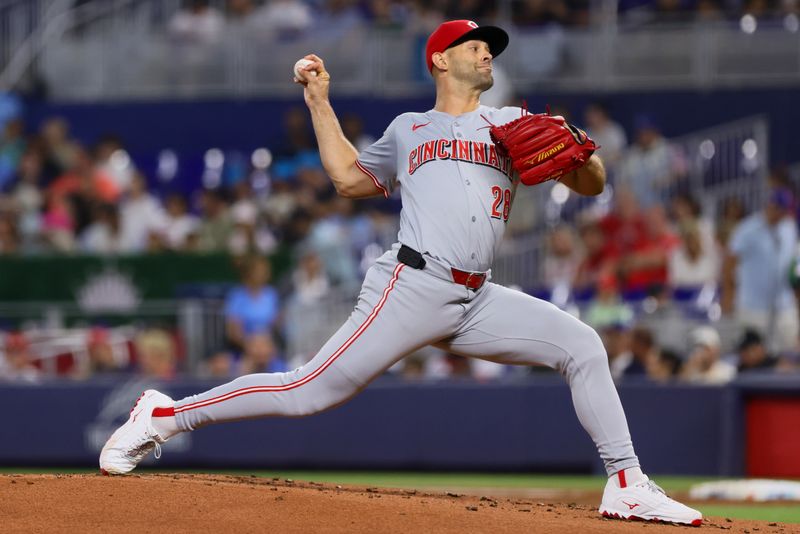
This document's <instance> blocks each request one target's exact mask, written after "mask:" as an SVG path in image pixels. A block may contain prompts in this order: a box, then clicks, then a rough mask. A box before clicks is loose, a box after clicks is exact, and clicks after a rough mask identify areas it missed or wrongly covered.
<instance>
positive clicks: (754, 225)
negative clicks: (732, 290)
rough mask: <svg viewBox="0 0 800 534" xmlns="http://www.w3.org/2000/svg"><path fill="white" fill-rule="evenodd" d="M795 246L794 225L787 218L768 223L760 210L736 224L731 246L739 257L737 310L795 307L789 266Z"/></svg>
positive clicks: (765, 310) (767, 310)
mask: <svg viewBox="0 0 800 534" xmlns="http://www.w3.org/2000/svg"><path fill="white" fill-rule="evenodd" d="M796 246H797V228H796V227H795V223H794V221H793V220H792V219H791V218H789V217H787V218H784V219H783V220H782V221H780V222H779V223H778V224H776V225H775V226H770V225H769V224H768V223H767V220H766V219H765V218H764V214H763V213H756V214H753V215H751V216H750V217H748V218H747V219H745V220H744V221H742V223H741V224H740V225H739V226H737V227H736V229H735V230H734V231H733V235H732V236H731V240H730V249H731V252H733V254H735V255H736V258H737V260H738V264H737V269H736V285H737V289H736V306H737V309H739V310H751V311H762V312H769V311H770V310H772V309H773V307H774V309H775V310H784V309H786V308H790V307H792V306H794V302H795V301H794V294H793V293H792V289H791V287H790V286H789V269H790V267H791V263H792V260H793V259H794V254H795V248H796Z"/></svg>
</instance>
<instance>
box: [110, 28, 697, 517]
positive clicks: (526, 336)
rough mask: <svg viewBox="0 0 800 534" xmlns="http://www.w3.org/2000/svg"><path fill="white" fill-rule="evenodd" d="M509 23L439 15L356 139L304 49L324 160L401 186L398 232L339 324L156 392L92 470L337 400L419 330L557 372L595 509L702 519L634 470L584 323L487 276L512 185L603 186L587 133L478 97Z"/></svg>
mask: <svg viewBox="0 0 800 534" xmlns="http://www.w3.org/2000/svg"><path fill="white" fill-rule="evenodd" d="M508 40H509V38H508V34H507V33H506V32H505V31H504V30H502V29H500V28H497V27H492V26H478V25H477V24H475V23H474V22H472V21H467V20H455V21H449V22H445V23H443V24H442V25H440V26H439V27H438V28H437V29H436V31H434V32H433V34H431V36H430V38H429V39H428V43H427V47H426V59H427V63H428V69H429V71H430V73H431V75H432V76H433V79H434V81H435V83H436V103H435V105H434V107H433V109H431V110H429V111H426V112H424V113H405V114H403V115H400V116H399V117H397V118H395V119H394V120H393V121H392V123H391V124H389V126H388V127H387V128H386V131H385V132H384V134H383V137H381V138H380V139H379V140H378V141H377V142H375V143H374V144H373V145H371V146H370V147H369V148H367V149H366V150H364V151H362V152H361V153H358V152H357V151H356V150H355V148H354V147H353V146H352V145H351V144H350V143H349V142H348V141H347V140H346V139H345V136H344V135H343V134H342V130H341V128H340V126H339V121H338V119H337V118H336V115H335V113H334V111H333V108H332V107H331V104H330V102H329V100H328V88H329V85H330V83H331V76H330V75H329V73H328V72H327V71H326V70H325V64H324V62H323V60H322V59H321V58H319V57H317V56H316V55H313V54H310V55H308V56H306V58H305V59H306V60H308V62H307V63H306V66H305V67H304V68H302V69H301V70H299V71H297V73H296V77H295V81H296V82H298V83H299V84H300V85H302V86H303V92H304V97H305V102H306V104H307V105H308V109H309V111H310V112H311V117H312V120H313V124H314V131H315V133H316V136H317V140H318V143H319V150H320V155H321V158H322V162H323V164H324V166H325V170H326V171H327V173H328V175H329V176H330V178H331V180H332V181H333V184H334V185H335V187H336V190H337V192H338V193H339V194H340V195H343V196H346V197H351V198H364V197H370V196H374V195H389V194H390V193H391V192H392V191H393V190H395V189H396V188H399V189H400V195H401V197H402V205H403V209H402V212H401V214H400V232H399V235H398V240H397V243H396V244H395V245H394V246H393V247H392V249H391V250H388V251H387V252H386V253H385V254H384V255H383V256H382V257H380V258H379V259H378V260H377V261H376V263H375V264H374V265H373V266H372V267H371V268H370V269H369V271H368V272H367V275H366V278H365V280H364V284H363V287H362V290H361V294H360V295H359V297H358V302H357V304H356V306H355V309H354V310H353V313H352V315H350V317H349V319H348V320H347V322H346V323H345V324H344V325H342V327H341V328H340V329H339V330H338V331H337V332H336V333H335V334H334V335H333V337H331V339H330V340H329V341H328V342H327V343H325V345H324V346H323V347H322V348H321V349H320V351H319V352H318V353H317V355H316V356H315V357H314V358H313V359H312V360H311V361H309V362H308V363H307V364H306V365H303V366H302V367H300V368H298V369H295V370H293V371H290V372H287V373H275V374H253V375H248V376H243V377H240V378H237V379H236V380H234V381H232V382H230V383H228V384H224V385H222V386H219V387H216V388H214V389H212V390H210V391H206V392H205V393H200V394H198V395H193V396H190V397H187V398H185V399H181V400H178V401H173V400H172V399H171V398H169V397H167V396H166V395H164V394H162V393H159V392H157V391H155V390H148V391H146V392H144V393H143V394H142V397H140V398H139V400H138V401H137V403H136V405H135V406H134V409H133V410H132V411H131V416H130V418H129V419H128V421H127V422H126V423H125V424H124V425H122V426H121V427H120V428H119V429H118V430H117V431H116V432H115V433H114V434H113V435H112V436H111V438H110V439H109V440H108V442H107V443H106V445H105V447H103V450H102V452H101V454H100V468H101V470H102V471H103V472H104V473H108V474H122V473H128V472H130V471H131V470H133V469H134V468H135V467H136V465H137V464H138V463H139V462H140V461H141V460H142V458H144V457H145V456H146V455H147V454H149V453H150V452H151V451H153V450H154V449H155V451H156V454H157V455H159V454H160V444H162V443H164V442H165V441H167V440H168V439H170V438H171V437H172V436H174V435H176V434H178V433H180V432H191V431H193V430H196V429H198V428H200V427H203V426H205V425H209V424H213V423H223V422H226V421H236V420H241V419H252V418H259V417H270V416H293V417H296V416H304V415H311V414H314V413H318V412H320V411H323V410H326V409H329V408H331V407H333V406H336V405H339V404H341V403H343V402H345V401H347V400H348V399H350V398H351V397H353V396H354V395H355V394H356V393H358V392H359V391H360V390H361V389H363V388H364V387H366V386H367V384H369V382H370V381H371V380H372V379H374V378H375V377H377V376H379V375H380V374H381V373H383V372H384V371H385V370H386V369H388V368H389V367H390V366H392V365H393V364H394V363H395V362H397V361H398V360H400V359H401V358H403V357H404V356H405V355H407V354H409V353H411V352H413V351H415V350H417V349H419V348H420V347H423V346H425V345H429V344H433V345H436V346H439V347H441V348H443V349H444V350H446V351H449V352H452V353H456V354H460V355H463V356H469V357H473V358H483V359H486V360H491V361H494V362H499V363H504V364H515V365H530V364H545V365H548V366H550V367H552V368H554V369H557V370H558V371H560V372H561V373H562V374H563V375H564V376H565V378H566V380H567V382H568V384H569V387H570V389H571V392H572V400H573V403H574V406H575V411H576V412H577V415H578V418H579V420H580V422H581V424H582V425H583V427H584V428H585V429H586V431H587V432H588V433H589V435H590V436H591V438H592V440H593V441H594V443H595V444H596V446H597V450H598V452H599V454H600V456H601V457H602V459H603V461H604V463H605V467H606V470H607V472H608V476H609V479H608V482H607V484H606V486H605V492H604V495H603V499H602V503H601V506H600V510H599V511H600V512H601V513H602V514H603V515H606V516H609V517H617V518H621V519H645V520H653V521H666V522H673V523H681V524H688V525H700V524H701V522H702V516H701V514H700V513H699V512H698V511H696V510H693V509H691V508H688V507H686V506H684V505H683V504H680V503H678V502H676V501H674V500H672V499H670V498H669V497H667V495H665V493H664V492H663V490H661V488H659V487H658V486H657V485H656V484H654V483H653V482H652V481H650V480H649V479H648V477H647V476H646V475H645V474H643V472H642V470H641V468H640V466H639V460H638V458H637V457H636V454H635V453H634V449H633V444H632V443H631V437H630V434H629V431H628V426H627V422H626V420H625V414H624V412H623V409H622V405H621V403H620V400H619V397H618V395H617V391H616V389H615V388H614V384H613V382H612V380H611V374H610V372H609V368H608V359H607V356H606V352H605V350H604V348H603V344H602V342H601V340H600V337H599V336H598V335H597V333H596V332H595V331H594V330H592V329H591V328H590V327H589V326H587V325H586V324H584V323H582V322H580V321H579V320H578V319H576V318H575V317H573V316H571V315H569V314H568V313H565V312H563V311H561V310H559V309H558V308H557V307H555V306H553V305H552V304H550V303H548V302H545V301H542V300H539V299H536V298H533V297H531V296H528V295H526V294H524V293H522V292H519V291H514V290H511V289H508V288H506V287H502V286H500V285H497V284H494V283H492V282H491V281H490V271H489V269H490V266H491V265H492V260H493V258H494V255H495V252H496V251H497V248H498V244H499V242H500V240H501V239H502V237H503V232H504V230H505V228H506V222H507V220H508V216H509V211H510V209H511V204H512V202H513V200H514V192H515V190H516V188H517V187H518V186H519V183H520V182H522V183H523V185H525V186H528V185H535V184H537V183H541V182H544V181H546V180H551V179H557V180H560V181H561V183H563V184H565V185H566V186H567V187H569V188H570V189H572V190H574V191H576V192H577V193H579V194H583V195H596V194H599V193H600V192H601V191H602V190H603V187H604V184H605V172H604V170H603V165H602V163H601V161H600V159H599V158H598V157H597V156H596V155H594V154H593V152H594V150H595V148H596V146H595V144H594V142H593V141H592V140H591V139H589V138H588V137H587V136H586V134H585V133H584V132H583V131H582V130H580V129H578V128H576V127H574V126H572V125H570V124H567V123H566V122H565V121H564V119H563V118H562V117H551V116H549V115H547V114H529V113H527V111H525V110H522V109H520V108H517V107H505V108H502V109H495V108H490V107H487V106H482V105H481V103H480V96H481V93H482V92H483V91H486V90H487V89H489V88H490V87H491V86H492V60H493V58H495V57H497V56H498V55H499V54H500V53H501V52H503V50H504V49H505V48H506V46H507V45H508Z"/></svg>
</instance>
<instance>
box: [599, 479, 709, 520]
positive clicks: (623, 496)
mask: <svg viewBox="0 0 800 534" xmlns="http://www.w3.org/2000/svg"><path fill="white" fill-rule="evenodd" d="M614 478H615V477H611V478H609V479H608V482H607V483H606V489H605V491H604V492H603V502H602V503H601V504H600V513H601V514H603V516H605V517H611V518H616V519H629V520H632V521H654V522H663V523H677V524H681V525H691V526H694V527H699V526H700V525H701V524H702V523H703V514H701V513H700V512H698V511H697V510H694V509H692V508H689V507H688V506H685V505H683V504H681V503H679V502H678V501H676V500H674V499H670V498H669V497H667V494H666V493H664V490H663V489H661V488H660V487H659V486H658V485H656V483H655V482H653V481H652V480H650V479H648V478H647V476H645V477H644V480H642V481H639V482H637V483H635V484H630V485H627V486H626V487H624V488H621V487H619V484H618V483H617V482H616V481H615V480H614Z"/></svg>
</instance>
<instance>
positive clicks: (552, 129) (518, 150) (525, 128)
mask: <svg viewBox="0 0 800 534" xmlns="http://www.w3.org/2000/svg"><path fill="white" fill-rule="evenodd" d="M489 135H490V136H491V138H492V141H493V142H494V144H495V149H496V150H497V152H498V153H500V154H501V155H503V156H507V157H510V158H511V166H512V167H513V169H514V170H515V171H517V172H518V173H519V176H520V180H521V181H522V183H523V184H525V185H536V184H540V183H542V182H546V181H547V180H556V179H558V178H560V177H561V176H564V175H565V174H567V173H570V172H572V171H574V170H575V169H578V168H580V167H582V166H583V165H585V164H586V162H587V161H589V157H590V156H591V155H592V154H593V153H594V151H595V150H597V149H598V148H599V147H598V146H597V144H595V142H594V141H592V140H591V139H590V138H589V136H588V135H586V132H584V131H583V130H581V129H580V128H577V127H575V126H573V125H571V124H567V122H566V121H565V120H564V117H560V116H553V115H549V114H547V113H537V114H526V115H523V116H522V117H520V118H519V119H516V120H513V121H511V122H508V123H506V124H502V125H500V126H492V127H491V129H490V130H489Z"/></svg>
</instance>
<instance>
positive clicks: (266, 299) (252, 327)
mask: <svg viewBox="0 0 800 534" xmlns="http://www.w3.org/2000/svg"><path fill="white" fill-rule="evenodd" d="M278 312H279V302H278V292H277V291H275V288H273V287H270V286H267V287H264V288H262V289H260V290H259V291H258V292H257V293H251V292H250V291H249V290H248V289H247V288H246V287H235V288H233V290H231V292H230V293H229V294H228V297H227V298H226V299H225V316H226V317H227V318H228V319H229V320H230V319H233V320H236V321H238V322H239V323H241V325H242V329H243V330H244V335H245V336H249V335H252V334H261V333H265V332H269V331H270V329H271V328H272V325H273V324H274V323H275V320H276V319H277V318H278Z"/></svg>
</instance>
